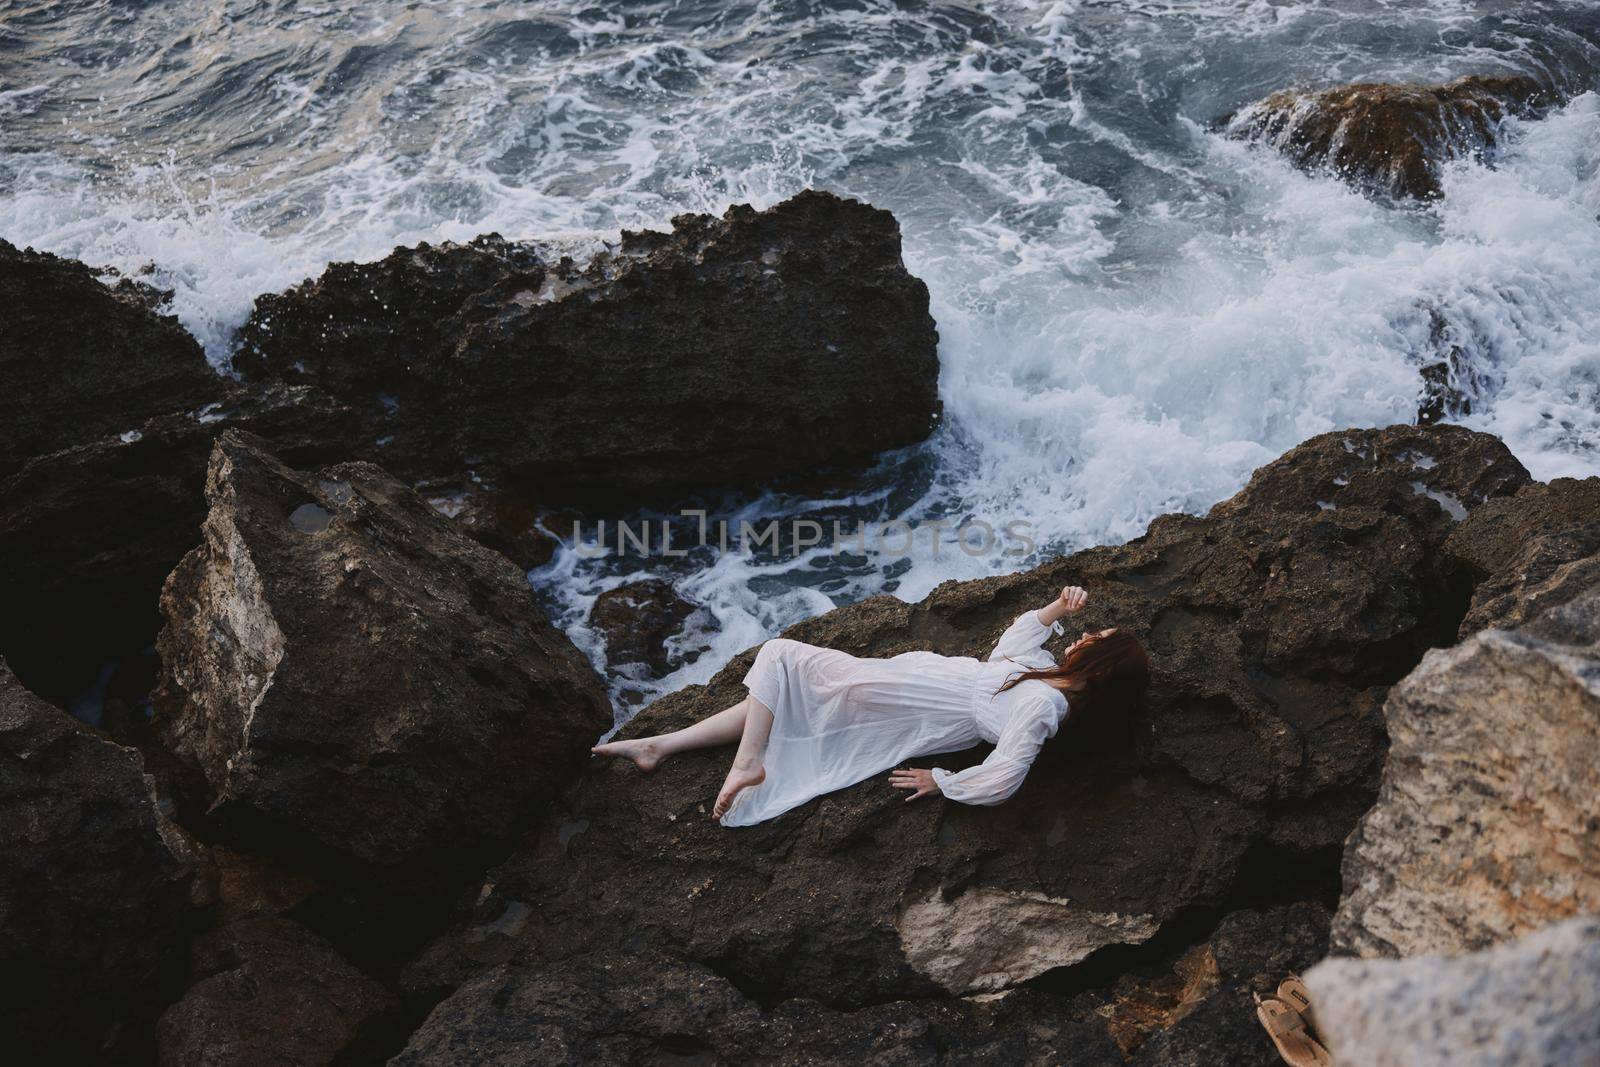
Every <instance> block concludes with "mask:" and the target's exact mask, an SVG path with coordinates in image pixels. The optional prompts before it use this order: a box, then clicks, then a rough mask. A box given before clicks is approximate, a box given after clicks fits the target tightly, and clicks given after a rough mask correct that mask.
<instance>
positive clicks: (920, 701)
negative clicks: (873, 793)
mask: <svg viewBox="0 0 1600 1067" xmlns="http://www.w3.org/2000/svg"><path fill="white" fill-rule="evenodd" d="M1087 601H1088V594H1086V593H1085V592H1084V591H1083V590H1082V589H1080V588H1078V587H1077V586H1068V587H1067V588H1065V589H1063V590H1062V591H1061V595H1060V596H1059V597H1057V598H1056V599H1055V600H1053V601H1051V602H1050V604H1048V605H1046V606H1045V607H1042V608H1040V609H1039V610H1038V611H1027V612H1024V613H1023V614H1021V615H1019V616H1017V619H1016V621H1015V622H1013V623H1012V624H1011V625H1010V626H1009V627H1008V628H1007V629H1006V632H1005V633H1003V634H1001V635H1000V641H999V643H998V644H996V645H995V646H994V651H993V652H991V653H989V659H988V661H987V662H980V661H979V660H976V659H972V658H971V657H968V656H941V655H939V654H938V653H936V652H907V653H904V654H902V655H899V656H895V657H893V658H891V659H858V658H856V657H855V656H852V655H849V654H848V653H844V652H838V651H835V650H833V649H831V648H818V647H817V646H815V645H807V644H802V643H801V642H799V641H790V640H788V639H786V638H774V639H773V640H771V641H768V642H767V643H766V644H764V645H762V646H761V651H760V652H759V653H757V654H756V661H755V664H754V665H753V666H752V667H751V668H750V671H749V673H747V674H746V675H745V677H744V684H745V685H746V687H748V688H749V690H750V695H749V696H747V697H745V699H744V700H742V701H741V702H739V703H738V704H735V705H734V706H733V707H731V708H727V709H725V710H723V711H719V712H717V714H715V715H712V716H711V717H710V718H707V719H704V720H702V721H700V722H697V723H695V724H694V725H693V726H690V727H686V728H685V729H682V730H676V731H674V732H672V733H669V734H658V735H656V736H653V737H642V738H638V739H637V740H632V741H613V742H611V743H609V744H604V745H596V746H595V748H594V751H595V752H596V753H598V754H599V755H602V756H625V757H627V758H628V759H631V760H633V762H634V763H636V764H638V765H639V767H640V768H641V769H643V770H646V771H650V770H654V769H655V768H656V765H657V764H659V763H660V762H661V761H662V760H664V759H666V758H667V757H668V756H671V755H673V754H674V753H677V752H685V751H688V750H689V749H694V748H710V747H712V746H715V745H724V744H731V743H732V742H734V741H738V742H739V750H738V753H737V754H736V755H735V756H734V758H733V769H732V770H730V771H729V772H728V778H727V781H725V782H723V784H722V791H721V792H720V793H718V794H717V802H716V805H715V807H714V808H713V809H712V815H713V816H714V817H715V818H718V819H720V820H722V824H723V825H724V826H750V825H752V824H754V823H758V822H764V821H766V820H767V819H770V818H773V817H774V816H776V815H781V814H783V813H784V812H786V811H788V810H789V809H790V808H793V807H796V806H798V805H800V804H804V803H805V802H806V801H808V800H810V799H811V798H812V797H816V796H821V795H822V794H823V793H829V792H832V791H833V790H835V789H843V788H844V787H845V786H848V785H854V784H855V783H856V782H859V781H862V780H863V779H865V778H869V777H871V776H872V775H874V774H877V773H879V772H880V771H886V770H888V769H889V768H891V767H894V766H895V765H896V764H898V763H900V762H902V761H904V760H907V759H910V758H912V757H915V756H931V755H934V754H936V753H940V752H954V751H956V750H957V749H963V748H970V747H971V746H973V745H975V744H977V743H978V742H979V741H991V742H993V743H994V751H993V752H992V753H990V754H989V758H988V759H986V760H984V761H983V762H982V763H980V764H978V765H977V766H974V767H968V768H967V769H966V770H964V771H956V772H954V773H952V772H950V771H947V770H943V769H942V768H939V767H935V768H934V769H933V770H931V771H929V770H921V769H912V770H897V771H895V772H893V773H892V774H890V775H889V784H890V785H892V786H894V787H895V788H896V789H904V790H906V791H907V792H909V793H910V794H911V795H910V796H908V797H906V799H907V800H915V799H917V798H918V797H923V796H928V795H930V794H933V793H942V794H944V795H945V796H946V797H949V798H950V799H951V800H959V801H961V802H962V803H964V804H998V803H1000V802H1001V801H1002V800H1005V799H1006V798H1007V797H1009V796H1010V795H1011V794H1012V793H1015V792H1016V791H1017V787H1018V786H1020V785H1021V784H1022V779H1023V778H1024V777H1026V776H1027V773H1028V768H1029V767H1030V766H1031V765H1032V764H1033V759H1034V757H1035V756H1036V755H1038V753H1039V749H1040V747H1041V746H1043V744H1044V743H1045V741H1047V740H1048V739H1049V738H1051V737H1054V736H1055V732H1056V729H1057V728H1058V727H1059V726H1060V725H1061V722H1062V720H1064V719H1065V718H1066V717H1067V715H1068V714H1069V713H1073V712H1075V713H1077V714H1079V715H1082V714H1084V713H1085V712H1087V711H1089V710H1090V709H1093V710H1094V711H1096V712H1097V713H1098V712H1100V711H1103V710H1105V708H1104V706H1103V705H1106V704H1116V703H1118V702H1119V701H1128V702H1131V701H1133V700H1136V699H1137V697H1138V694H1139V692H1140V691H1142V689H1143V688H1144V685H1145V682H1146V681H1147V679H1148V678H1149V674H1150V662H1149V660H1148V659H1147V658H1146V657H1145V652H1144V648H1143V647H1142V646H1141V645H1140V644H1139V640H1138V638H1136V637H1134V636H1133V634H1131V633H1129V632H1127V631H1125V630H1119V629H1116V628H1114V627H1113V628H1112V629H1109V630H1101V631H1099V632H1098V633H1085V634H1084V635H1083V636H1082V637H1080V638H1079V639H1078V640H1077V641H1075V642H1074V643H1073V644H1072V645H1071V646H1070V647H1069V648H1067V650H1066V651H1065V652H1063V653H1062V654H1061V658H1060V660H1059V661H1058V660H1056V659H1055V658H1054V657H1052V656H1051V655H1050V653H1048V652H1046V651H1045V650H1044V649H1043V648H1042V647H1041V646H1042V645H1043V644H1044V642H1045V639H1046V638H1047V637H1049V636H1050V634H1051V633H1052V631H1053V632H1055V633H1061V632H1062V628H1061V622H1060V620H1061V618H1062V617H1063V616H1065V615H1068V614H1071V613H1072V612H1075V611H1078V610H1079V609H1081V608H1082V607H1083V605H1084V604H1085V603H1087Z"/></svg>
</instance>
